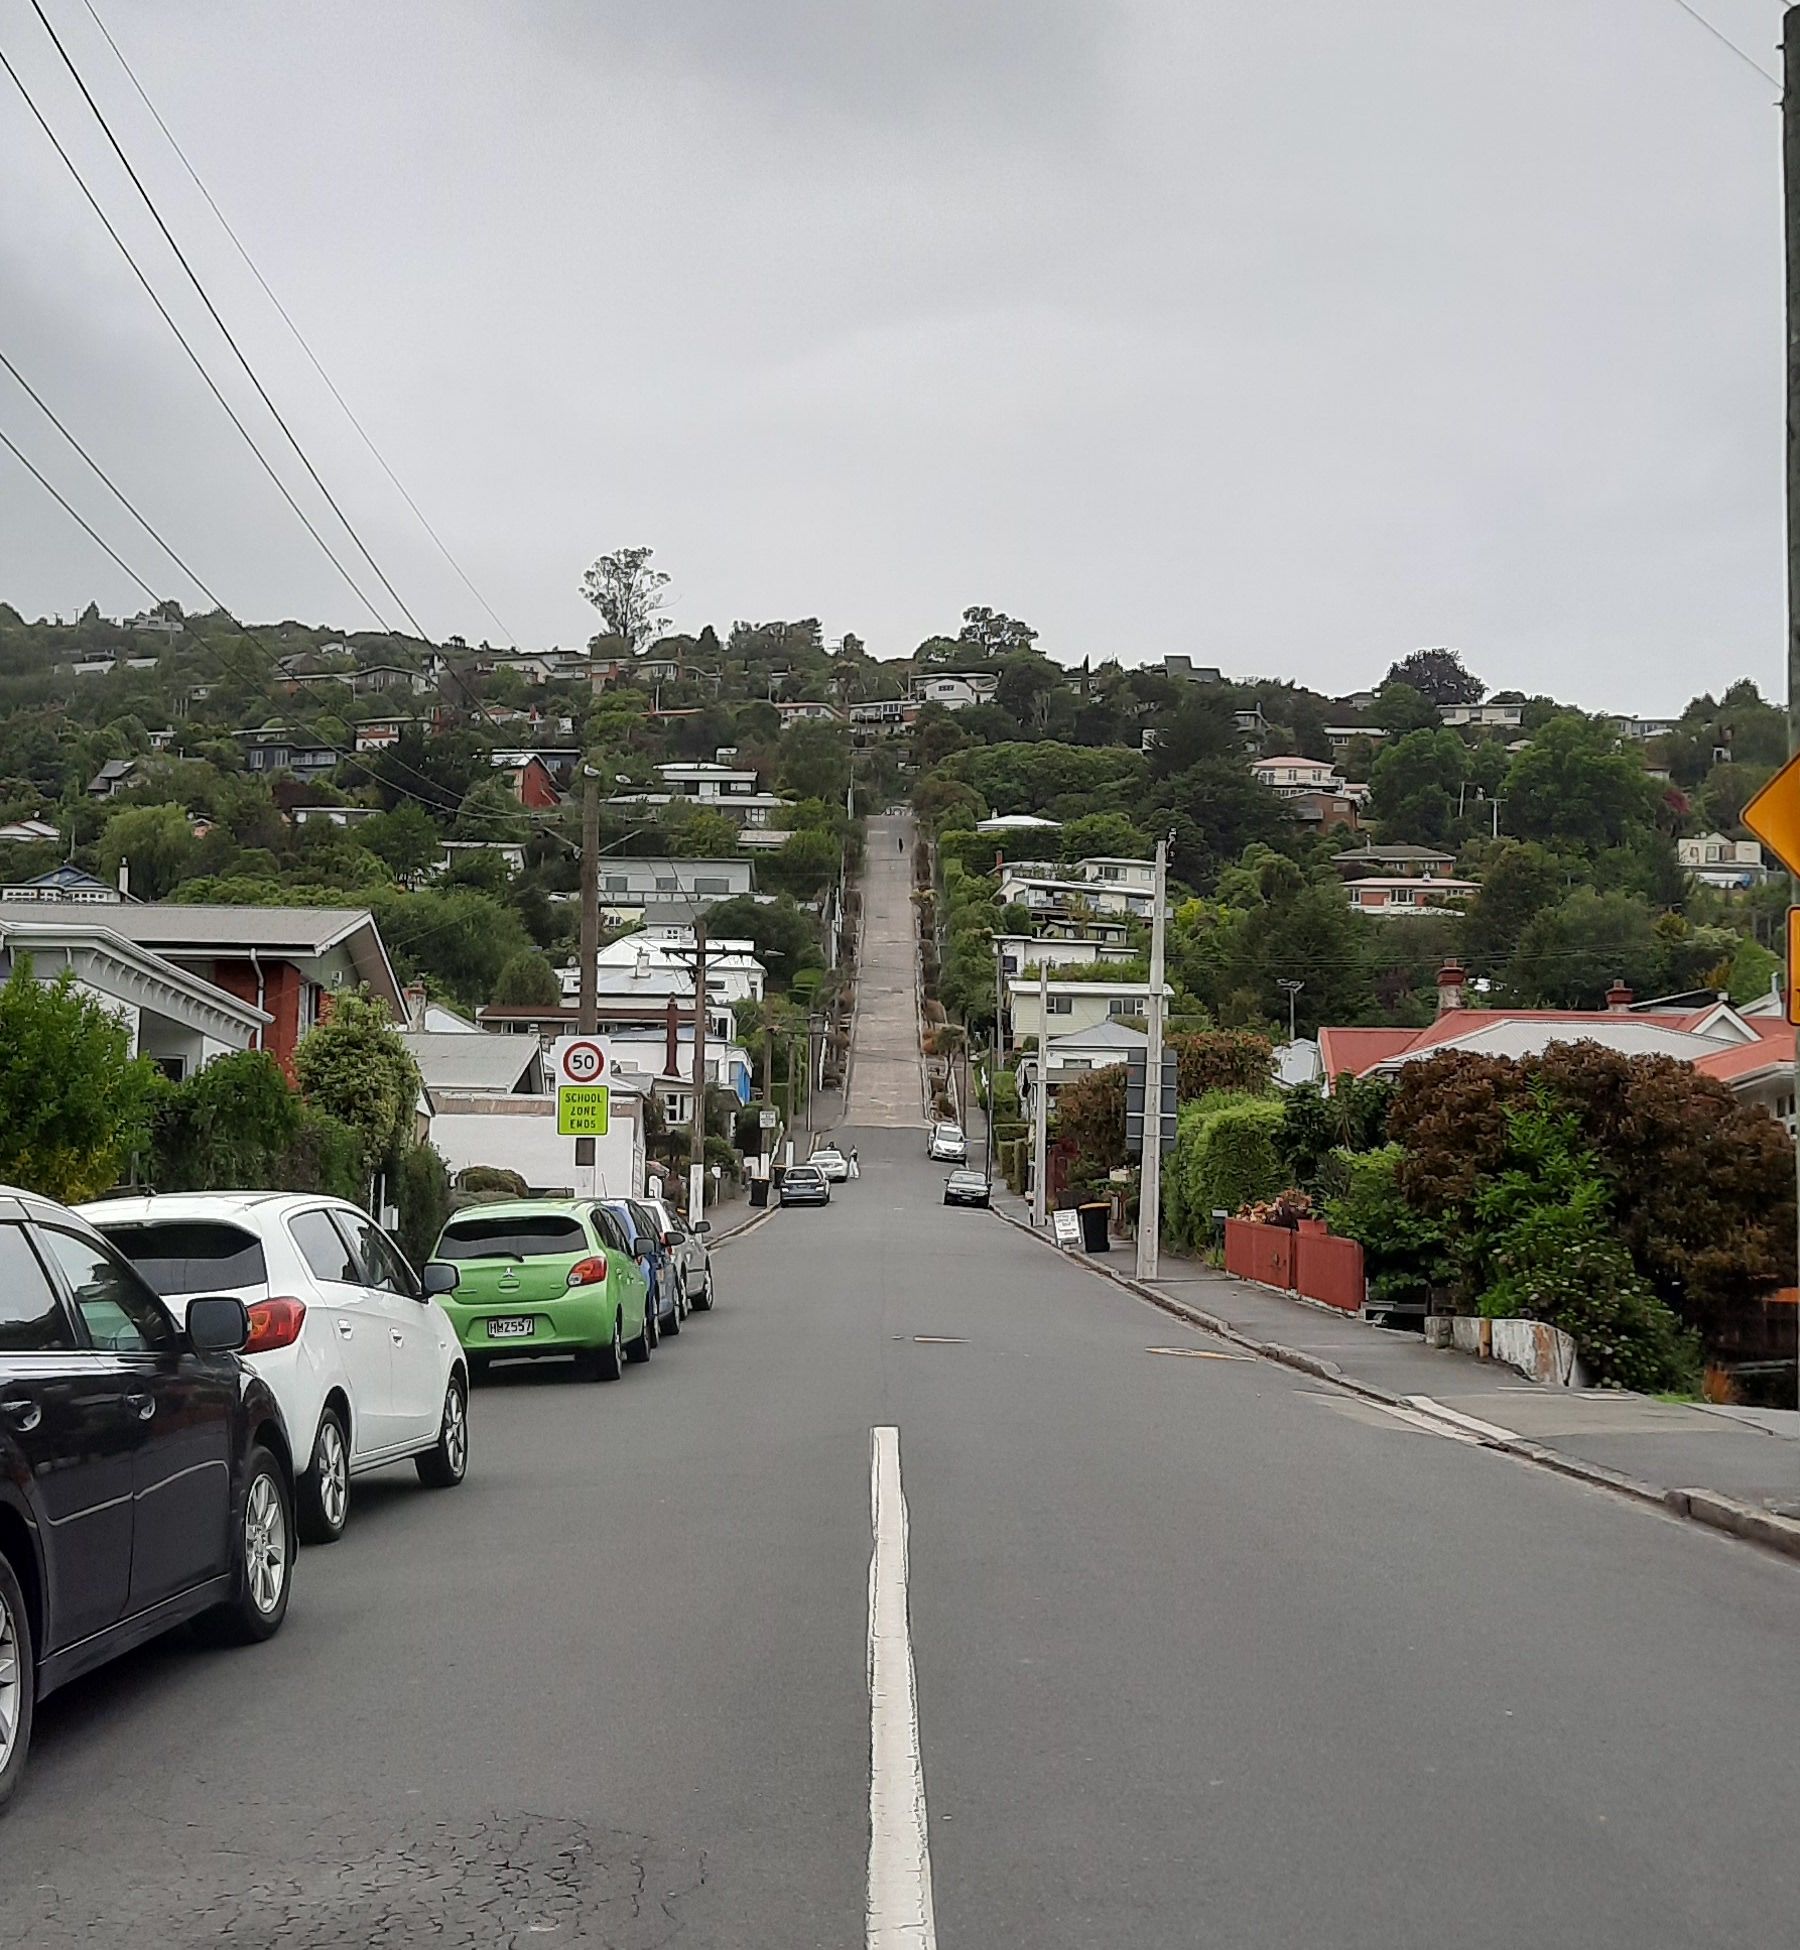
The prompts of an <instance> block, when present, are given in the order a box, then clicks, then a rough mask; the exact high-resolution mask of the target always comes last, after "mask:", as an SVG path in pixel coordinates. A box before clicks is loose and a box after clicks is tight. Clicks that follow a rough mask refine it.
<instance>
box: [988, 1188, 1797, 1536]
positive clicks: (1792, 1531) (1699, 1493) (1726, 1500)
mask: <svg viewBox="0 0 1800 1950" xmlns="http://www.w3.org/2000/svg"><path fill="white" fill-rule="evenodd" d="M989 1210H990V1211H991V1212H992V1213H993V1216H994V1217H995V1218H997V1219H999V1220H1001V1221H1002V1222H1003V1223H1004V1224H1006V1225H1009V1226H1012V1227H1013V1228H1014V1229H1015V1230H1016V1231H1019V1232H1022V1233H1024V1234H1025V1235H1026V1237H1027V1238H1029V1239H1033V1240H1035V1241H1036V1242H1037V1243H1038V1244H1039V1245H1040V1246H1043V1247H1046V1248H1047V1249H1048V1250H1049V1251H1051V1252H1053V1253H1058V1254H1060V1255H1061V1256H1062V1257H1063V1258H1065V1259H1069V1258H1075V1255H1072V1254H1068V1253H1064V1252H1063V1250H1062V1248H1061V1247H1060V1246H1058V1245H1057V1244H1056V1242H1055V1241H1054V1240H1053V1239H1047V1238H1045V1237H1044V1235H1043V1234H1042V1233H1041V1232H1037V1231H1035V1230H1034V1229H1033V1228H1032V1227H1031V1226H1030V1225H1029V1224H1027V1223H1026V1221H1025V1220H1023V1219H1015V1218H1014V1217H1013V1216H1012V1214H1011V1213H1009V1212H1002V1211H999V1210H998V1209H997V1208H995V1207H991V1206H990V1207H989ZM1076 1263H1077V1264H1079V1265H1081V1266H1083V1267H1085V1268H1086V1269H1087V1271H1088V1272H1090V1273H1097V1274H1099V1275H1100V1277H1101V1278H1102V1279H1107V1280H1110V1281H1112V1283H1113V1285H1114V1286H1119V1287H1123V1288H1124V1289H1125V1291H1126V1292H1127V1293H1131V1294H1135V1295H1136V1296H1137V1298H1138V1299H1140V1300H1144V1301H1147V1302H1148V1303H1149V1304H1150V1305H1151V1306H1153V1307H1158V1308H1160V1309H1161V1310H1162V1311H1163V1312H1164V1313H1166V1314H1171V1315H1173V1316H1174V1317H1175V1318H1176V1319H1177V1320H1184V1321H1186V1322H1187V1323H1188V1324H1189V1325H1190V1326H1193V1327H1198V1328H1200V1329H1202V1330H1203V1331H1204V1332H1206V1333H1208V1334H1214V1335H1217V1336H1218V1338H1219V1339H1220V1340H1222V1341H1228V1342H1230V1343H1231V1345H1232V1346H1233V1347H1240V1348H1242V1349H1243V1350H1244V1351H1245V1352H1246V1353H1248V1354H1256V1355H1260V1356H1261V1357H1262V1358H1263V1359H1264V1360H1265V1361H1274V1362H1276V1363H1278V1364H1279V1365H1280V1366H1282V1367H1284V1368H1295V1369H1298V1370H1299V1372H1300V1373H1302V1374H1309V1375H1312V1376H1314V1377H1315V1378H1316V1379H1318V1380H1320V1381H1325V1382H1329V1383H1330V1384H1331V1385H1332V1386H1333V1387H1334V1388H1342V1389H1343V1390H1344V1391H1345V1392H1346V1393H1347V1394H1351V1395H1360V1396H1362V1397H1363V1398H1364V1399H1365V1400H1367V1401H1373V1402H1379V1403H1380V1404H1381V1405H1382V1406H1383V1407H1384V1408H1403V1409H1405V1410H1406V1411H1407V1413H1408V1414H1409V1415H1423V1416H1425V1417H1427V1418H1428V1419H1429V1420H1431V1421H1436V1422H1441V1423H1442V1424H1443V1426H1444V1427H1445V1428H1446V1429H1455V1430H1456V1431H1457V1432H1458V1433H1459V1434H1461V1435H1464V1436H1467V1437H1468V1438H1469V1439H1470V1440H1472V1441H1474V1442H1476V1443H1478V1444H1479V1445H1480V1446H1481V1447H1482V1448H1484V1449H1494V1450H1497V1451H1498V1452H1499V1453H1500V1454H1501V1455H1505V1456H1514V1457H1516V1458H1517V1459H1518V1460H1519V1461H1520V1462H1527V1463H1534V1464H1536V1465H1537V1467H1538V1468H1540V1469H1548V1470H1551V1471H1553V1472H1554V1473H1555V1474H1556V1475H1558V1476H1567V1477H1571V1478H1572V1479H1574V1480H1575V1481H1576V1482H1581V1483H1587V1484H1589V1485H1590V1486H1591V1487H1593V1488H1595V1489H1602V1490H1610V1491H1612V1492H1613V1494H1614V1495H1616V1496H1623V1497H1629V1498H1630V1499H1631V1500H1632V1501H1633V1502H1635V1503H1643V1504H1648V1505H1649V1506H1650V1507H1651V1508H1653V1509H1657V1510H1664V1511H1667V1512H1668V1513H1669V1514H1670V1515H1671V1516H1675V1517H1680V1518H1685V1519H1686V1520H1687V1521H1688V1522H1690V1523H1697V1524H1702V1525H1705V1526H1706V1527H1707V1528H1709V1529H1712V1530H1722V1531H1726V1532H1728V1533H1729V1534H1730V1535H1731V1536H1734V1537H1740V1538H1742V1539H1743V1540H1744V1541H1745V1542H1746V1543H1752V1544H1759V1545H1761V1546H1762V1547H1763V1548H1764V1549H1766V1550H1772V1551H1776V1552H1778V1553H1779V1554H1780V1555H1782V1556H1784V1557H1791V1558H1795V1559H1800V1523H1796V1522H1795V1521H1793V1519H1791V1518H1788V1517H1778V1516H1776V1515H1774V1514H1773V1513H1772V1512H1770V1511H1768V1510H1762V1509H1758V1508H1757V1506H1756V1505H1755V1504H1753V1503H1742V1502H1739V1501H1738V1499H1737V1498H1735V1497H1730V1496H1721V1495H1719V1494H1718V1493H1717V1492H1716V1491H1714V1490H1672V1489H1664V1488H1663V1487H1662V1486H1661V1485H1660V1484H1657V1483H1650V1482H1646V1481H1645V1480H1644V1479H1643V1478H1642V1477H1639V1476H1629V1475H1627V1474H1626V1473H1625V1472H1624V1471H1623V1470H1617V1469H1608V1468H1606V1467H1605V1465H1604V1464H1602V1463H1594V1462H1587V1461H1585V1460H1584V1459H1583V1458H1581V1457H1579V1456H1565V1455H1563V1454H1562V1453H1561V1451H1559V1450H1556V1449H1547V1448H1545V1447H1544V1445H1543V1444H1542V1443H1538V1442H1528V1441H1526V1440H1525V1439H1524V1438H1522V1437H1516V1436H1515V1437H1501V1436H1490V1435H1483V1434H1481V1433H1480V1432H1478V1431H1471V1430H1469V1429H1467V1428H1465V1427H1464V1426H1463V1425H1462V1424H1461V1423H1458V1422H1452V1421H1450V1420H1449V1419H1448V1418H1447V1417H1444V1416H1441V1415H1433V1414H1432V1412H1431V1410H1430V1409H1429V1408H1425V1407H1422V1406H1420V1405H1419V1404H1417V1403H1415V1402H1413V1401H1410V1400H1409V1399H1408V1398H1407V1397H1405V1396H1403V1395H1397V1394H1394V1393H1393V1392H1392V1391H1391V1390H1389V1389H1386V1388H1378V1387H1376V1386H1375V1384H1374V1383H1373V1382H1368V1381H1358V1380H1357V1379H1356V1378H1355V1376H1354V1375H1348V1374H1346V1373H1345V1372H1344V1370H1343V1369H1342V1368H1341V1367H1339V1366H1338V1364H1337V1363H1336V1362H1335V1361H1322V1360H1320V1358H1319V1357H1318V1356H1317V1355H1316V1354H1308V1353H1306V1352H1305V1351H1304V1350H1303V1349H1301V1348H1297V1347H1283V1346H1282V1345H1281V1343H1280V1342H1279V1341H1259V1340H1256V1339H1255V1338H1253V1337H1252V1336H1251V1335H1249V1334H1244V1333H1240V1332H1239V1331H1238V1329H1237V1328H1235V1327H1233V1326H1232V1325H1231V1323H1230V1322H1229V1321H1225V1320H1221V1319H1219V1317H1218V1316H1217V1315H1216V1314H1209V1313H1207V1312H1206V1311H1205V1310H1204V1309H1203V1308H1200V1307H1193V1306H1189V1305H1188V1304H1187V1303H1186V1302H1185V1301H1182V1300H1177V1299H1175V1298H1174V1297H1173V1295H1171V1294H1167V1293H1159V1292H1158V1291H1157V1290H1156V1288H1154V1287H1152V1286H1147V1285H1146V1284H1145V1283H1144V1282H1143V1281H1141V1280H1138V1279H1135V1278H1133V1277H1131V1276H1130V1275H1129V1274H1125V1273H1117V1272H1115V1271H1114V1270H1113V1269H1112V1268H1111V1267H1110V1266H1102V1265H1099V1264H1098V1263H1097V1262H1096V1261H1094V1260H1092V1259H1090V1258H1088V1257H1086V1256H1085V1255H1083V1256H1081V1257H1080V1258H1079V1259H1077V1261H1076Z"/></svg>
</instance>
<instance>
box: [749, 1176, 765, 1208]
mask: <svg viewBox="0 0 1800 1950" xmlns="http://www.w3.org/2000/svg"><path fill="white" fill-rule="evenodd" d="M768 1202H769V1181H768V1180H767V1179H766V1178H753V1179H751V1181H750V1203H751V1204H752V1205H759V1206H760V1205H767V1204H768Z"/></svg>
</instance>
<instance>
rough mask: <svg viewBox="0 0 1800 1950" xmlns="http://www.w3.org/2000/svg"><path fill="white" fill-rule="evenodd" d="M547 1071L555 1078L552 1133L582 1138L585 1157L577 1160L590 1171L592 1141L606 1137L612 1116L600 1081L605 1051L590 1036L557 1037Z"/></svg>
mask: <svg viewBox="0 0 1800 1950" xmlns="http://www.w3.org/2000/svg"><path fill="white" fill-rule="evenodd" d="M550 1073H551V1075H552V1076H553V1077H554V1078H555V1080H556V1134H557V1136H558V1137H572V1138H575V1139H576V1140H578V1141H581V1140H586V1142H585V1143H583V1144H582V1149H583V1150H584V1151H585V1152H586V1153H587V1156H586V1158H585V1159H582V1158H578V1159H577V1163H578V1164H585V1165H586V1167H587V1168H588V1169H589V1170H594V1169H596V1166H595V1162H594V1155H593V1142H592V1141H593V1140H594V1139H595V1138H603V1137H605V1136H606V1133H607V1130H608V1128H609V1126H610V1123H611V1116H612V1089H611V1086H610V1085H608V1084H607V1083H605V1082H603V1081H602V1079H603V1078H604V1077H605V1075H606V1052H605V1050H603V1049H602V1048H601V1047H600V1045H599V1044H598V1043H597V1042H596V1041H595V1040H594V1039H593V1037H591V1036H559V1037H558V1038H557V1040H556V1042H555V1043H554V1044H553V1045H552V1046H551V1051H550ZM590 1189H593V1190H598V1189H599V1188H598V1186H597V1185H596V1186H594V1187H592V1188H590Z"/></svg>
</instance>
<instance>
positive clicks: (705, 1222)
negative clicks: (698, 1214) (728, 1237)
mask: <svg viewBox="0 0 1800 1950" xmlns="http://www.w3.org/2000/svg"><path fill="white" fill-rule="evenodd" d="M694 1230H695V1231H696V1232H711V1231H712V1220H711V1219H696V1220H695V1221H694Z"/></svg>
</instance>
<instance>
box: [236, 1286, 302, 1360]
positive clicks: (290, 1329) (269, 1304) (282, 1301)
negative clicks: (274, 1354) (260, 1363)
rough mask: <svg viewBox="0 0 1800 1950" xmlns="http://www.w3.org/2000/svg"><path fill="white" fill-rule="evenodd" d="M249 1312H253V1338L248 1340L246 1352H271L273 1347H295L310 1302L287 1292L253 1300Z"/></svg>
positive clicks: (251, 1332)
mask: <svg viewBox="0 0 1800 1950" xmlns="http://www.w3.org/2000/svg"><path fill="white" fill-rule="evenodd" d="M246 1311H247V1312H248V1313H249V1315H250V1338H249V1339H248V1340H247V1341H246V1342H245V1343H244V1352H245V1353H246V1354H267V1353H268V1352H269V1350H270V1349H271V1348H275V1347H292V1346H293V1344H294V1343H295V1342H296V1341H297V1340H298V1339H299V1338H300V1329H301V1327H302V1326H303V1325H304V1323H305V1320H306V1302H305V1301H304V1300H291V1299H288V1298H287V1297H286V1296H284V1295H283V1296H277V1297H276V1298H274V1299H270V1300H256V1301H253V1302H252V1303H251V1304H250V1306H249V1308H248V1309H247V1310H246Z"/></svg>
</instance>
